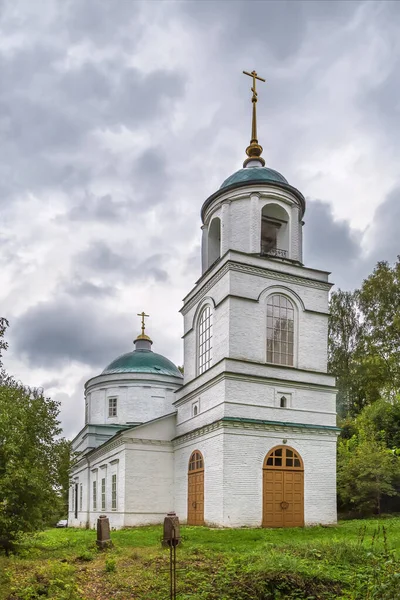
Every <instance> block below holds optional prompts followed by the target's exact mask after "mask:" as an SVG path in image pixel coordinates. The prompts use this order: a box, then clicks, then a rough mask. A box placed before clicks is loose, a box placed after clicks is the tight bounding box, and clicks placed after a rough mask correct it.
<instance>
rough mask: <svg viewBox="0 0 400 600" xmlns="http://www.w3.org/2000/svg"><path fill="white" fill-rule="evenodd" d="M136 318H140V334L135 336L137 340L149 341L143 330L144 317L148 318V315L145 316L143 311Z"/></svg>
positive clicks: (144, 327) (144, 326) (144, 325)
mask: <svg viewBox="0 0 400 600" xmlns="http://www.w3.org/2000/svg"><path fill="white" fill-rule="evenodd" d="M137 316H138V317H142V333H141V334H140V335H138V336H137V338H136V339H138V340H149V339H150V338H149V336H148V335H146V334H145V332H144V330H145V329H146V323H145V321H144V320H145V317H150V315H146V313H145V312H144V310H143V311H142V312H141V313H138V314H137Z"/></svg>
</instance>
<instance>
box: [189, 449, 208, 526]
mask: <svg viewBox="0 0 400 600" xmlns="http://www.w3.org/2000/svg"><path fill="white" fill-rule="evenodd" d="M187 523H188V525H204V460H203V456H202V454H201V452H199V451H198V450H195V451H194V452H193V453H192V455H191V457H190V460H189V473H188V518H187Z"/></svg>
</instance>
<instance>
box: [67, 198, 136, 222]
mask: <svg viewBox="0 0 400 600" xmlns="http://www.w3.org/2000/svg"><path fill="white" fill-rule="evenodd" d="M127 209H128V205H127V204H126V203H124V202H115V201H114V200H113V198H112V196H111V194H105V195H104V196H95V195H94V194H89V193H87V194H86V195H85V196H84V197H83V198H81V199H80V200H79V201H78V202H77V203H76V204H75V205H74V206H72V207H71V208H70V210H69V211H68V212H67V214H66V215H64V216H62V217H57V221H59V222H65V221H100V222H106V223H109V222H113V221H114V222H117V221H120V220H121V219H123V218H124V217H125V216H126V212H127Z"/></svg>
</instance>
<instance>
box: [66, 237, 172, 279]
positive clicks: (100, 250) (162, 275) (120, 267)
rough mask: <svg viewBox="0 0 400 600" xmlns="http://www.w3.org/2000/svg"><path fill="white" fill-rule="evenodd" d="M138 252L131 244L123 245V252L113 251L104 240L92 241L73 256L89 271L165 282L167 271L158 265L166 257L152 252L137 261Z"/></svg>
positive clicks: (117, 277)
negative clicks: (86, 247) (85, 248)
mask: <svg viewBox="0 0 400 600" xmlns="http://www.w3.org/2000/svg"><path fill="white" fill-rule="evenodd" d="M137 256H140V254H139V253H138V252H137V251H135V250H133V248H132V246H129V247H128V246H127V245H126V246H125V252H124V253H122V252H119V253H118V252H115V251H114V250H112V249H111V248H110V247H109V246H108V245H107V244H106V243H105V242H103V241H101V240H98V241H96V242H93V243H92V244H91V245H90V246H89V248H88V249H87V250H84V251H83V252H81V253H79V254H78V255H77V256H76V257H75V262H76V264H77V265H80V266H81V267H86V268H87V269H88V270H89V271H90V272H92V273H93V272H97V273H103V274H107V275H108V276H111V277H112V278H116V279H123V280H125V281H126V282H128V281H129V280H131V281H132V280H136V281H145V280H148V279H154V280H155V281H159V282H165V281H167V279H168V273H167V271H166V270H165V269H163V268H162V267H161V266H160V265H162V264H163V263H165V260H166V257H165V256H163V255H162V254H153V255H151V256H149V257H147V258H146V259H145V260H142V261H140V262H139V261H138V259H137Z"/></svg>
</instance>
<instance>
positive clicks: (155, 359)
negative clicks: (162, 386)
mask: <svg viewBox="0 0 400 600" xmlns="http://www.w3.org/2000/svg"><path fill="white" fill-rule="evenodd" d="M111 373H151V374H153V375H170V376H172V377H179V378H180V379H182V374H181V372H180V371H179V369H178V368H177V367H176V366H175V365H174V363H172V362H171V361H170V360H168V358H165V356H161V354H156V353H155V352H152V351H151V350H133V351H132V352H127V353H126V354H122V356H119V357H118V358H116V359H115V360H113V361H112V363H110V364H109V365H108V367H106V368H105V369H104V371H103V373H102V375H107V374H111Z"/></svg>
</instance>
